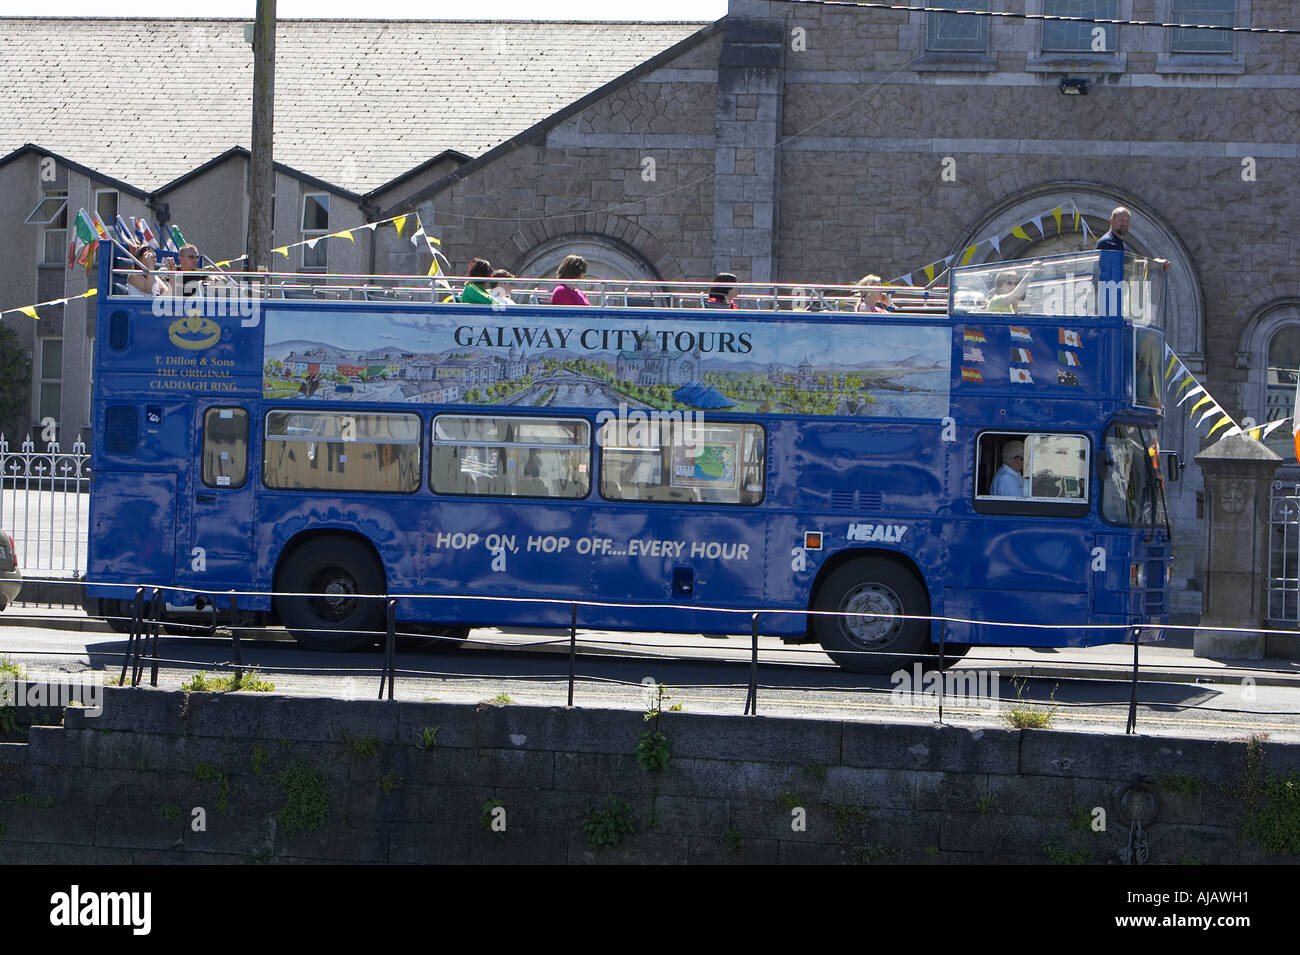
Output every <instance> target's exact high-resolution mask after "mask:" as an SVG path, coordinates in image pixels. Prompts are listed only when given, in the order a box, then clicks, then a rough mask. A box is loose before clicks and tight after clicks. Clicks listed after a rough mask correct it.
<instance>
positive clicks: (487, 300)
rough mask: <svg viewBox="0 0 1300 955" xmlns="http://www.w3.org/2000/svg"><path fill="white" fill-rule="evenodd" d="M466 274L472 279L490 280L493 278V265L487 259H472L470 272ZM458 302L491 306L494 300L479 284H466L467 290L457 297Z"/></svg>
mask: <svg viewBox="0 0 1300 955" xmlns="http://www.w3.org/2000/svg"><path fill="white" fill-rule="evenodd" d="M466 274H467V275H469V276H470V277H471V278H479V279H484V278H490V277H491V276H492V263H491V262H489V261H488V260H487V259H471V260H470V263H469V271H468V272H466ZM456 301H458V302H464V303H465V304H467V305H491V304H492V302H493V298H492V296H491V295H489V294H488V293H487V290H486V289H484V288H483V286H481V285H479V284H478V283H477V282H466V283H465V288H464V289H463V290H462V291H461V293H460V295H458V296H456Z"/></svg>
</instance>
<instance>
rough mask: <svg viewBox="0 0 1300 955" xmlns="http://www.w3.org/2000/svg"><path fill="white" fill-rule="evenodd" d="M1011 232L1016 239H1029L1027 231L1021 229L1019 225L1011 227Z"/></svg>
mask: <svg viewBox="0 0 1300 955" xmlns="http://www.w3.org/2000/svg"><path fill="white" fill-rule="evenodd" d="M1011 234H1012V235H1014V236H1015V237H1016V238H1017V239H1024V240H1025V241H1026V242H1028V241H1029V233H1028V232H1026V231H1025V230H1024V229H1022V228H1021V227H1020V226H1016V227H1015V228H1014V229H1012V230H1011Z"/></svg>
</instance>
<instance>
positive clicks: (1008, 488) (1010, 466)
mask: <svg viewBox="0 0 1300 955" xmlns="http://www.w3.org/2000/svg"><path fill="white" fill-rule="evenodd" d="M1024 469H1025V443H1024V442H1023V441H1008V442H1007V443H1006V444H1004V445H1003V446H1002V467H1000V468H998V473H997V474H995V475H993V488H992V491H991V493H992V494H993V496H994V497H1023V496H1024V493H1025V491H1024V488H1025V483H1024V477H1023V472H1024Z"/></svg>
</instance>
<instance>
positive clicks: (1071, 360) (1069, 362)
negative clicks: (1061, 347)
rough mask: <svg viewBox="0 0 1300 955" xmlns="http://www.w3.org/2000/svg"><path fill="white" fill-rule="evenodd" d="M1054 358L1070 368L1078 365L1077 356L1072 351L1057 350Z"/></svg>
mask: <svg viewBox="0 0 1300 955" xmlns="http://www.w3.org/2000/svg"><path fill="white" fill-rule="evenodd" d="M1056 360H1057V361H1058V362H1060V363H1061V364H1062V365H1066V366H1067V367H1070V368H1078V367H1079V356H1078V355H1076V354H1075V353H1074V352H1072V351H1058V352H1057V353H1056Z"/></svg>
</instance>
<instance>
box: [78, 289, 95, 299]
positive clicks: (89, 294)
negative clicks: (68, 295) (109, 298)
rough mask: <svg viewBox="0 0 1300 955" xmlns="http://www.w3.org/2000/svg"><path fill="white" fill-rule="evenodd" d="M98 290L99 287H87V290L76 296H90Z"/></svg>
mask: <svg viewBox="0 0 1300 955" xmlns="http://www.w3.org/2000/svg"><path fill="white" fill-rule="evenodd" d="M98 291H99V289H97V288H92V289H88V290H87V291H85V292H82V293H81V294H80V295H78V296H77V298H90V297H91V296H92V295H94V294H95V293H97V292H98Z"/></svg>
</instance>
